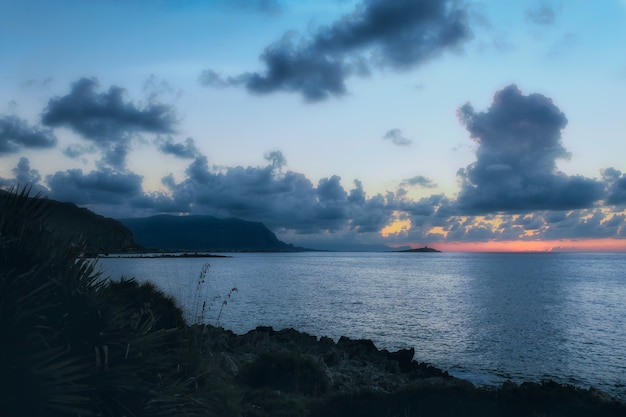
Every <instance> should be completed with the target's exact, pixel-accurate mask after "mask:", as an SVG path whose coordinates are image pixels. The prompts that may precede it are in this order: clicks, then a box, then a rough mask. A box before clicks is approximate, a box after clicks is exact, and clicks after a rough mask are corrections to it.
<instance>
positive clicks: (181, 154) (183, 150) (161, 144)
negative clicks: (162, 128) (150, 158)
mask: <svg viewBox="0 0 626 417" xmlns="http://www.w3.org/2000/svg"><path fill="white" fill-rule="evenodd" d="M155 143H156V145H157V148H158V149H159V150H160V151H161V152H163V153H165V154H169V155H174V156H176V157H178V158H189V159H191V158H195V157H196V156H198V155H200V152H199V151H198V148H196V144H195V141H194V140H193V138H187V139H186V140H185V143H175V142H174V140H173V139H172V138H171V137H170V136H168V137H166V138H162V137H159V138H157V139H156V140H155Z"/></svg>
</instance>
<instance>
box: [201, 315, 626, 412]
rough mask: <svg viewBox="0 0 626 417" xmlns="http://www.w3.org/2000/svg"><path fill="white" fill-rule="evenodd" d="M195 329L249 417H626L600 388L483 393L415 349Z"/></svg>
mask: <svg viewBox="0 0 626 417" xmlns="http://www.w3.org/2000/svg"><path fill="white" fill-rule="evenodd" d="M192 329H196V330H197V331H200V332H201V333H202V340H203V341H204V346H205V348H206V349H207V351H208V352H210V355H211V358H212V368H213V369H215V370H216V371H218V373H219V374H220V375H222V378H223V383H224V384H226V385H228V386H231V387H233V389H234V390H235V391H236V392H238V396H239V397H240V399H241V407H242V411H243V413H242V415H245V416H255V417H261V416H268V417H269V416H292V415H306V416H319V417H321V416H326V417H333V416H337V417H339V416H372V417H374V416H386V415H389V416H418V415H419V416H424V415H426V416H429V415H450V416H452V415H464V416H474V415H476V416H509V415H511V416H526V415H545V416H572V415H574V416H578V415H580V416H588V415H594V416H596V415H600V416H623V415H626V403H624V402H620V401H619V400H618V399H616V398H613V397H611V396H609V395H608V394H606V393H604V392H602V391H599V390H597V389H594V388H590V389H582V388H579V387H575V386H572V385H562V384H558V383H556V382H553V381H542V382H524V383H521V384H516V383H513V382H510V381H507V382H505V383H504V384H502V386H500V387H489V388H488V387H477V386H475V385H473V384H472V383H471V382H469V381H467V380H465V379H462V378H457V377H454V376H452V375H450V374H448V373H447V372H445V371H442V370H440V369H438V368H436V367H434V366H432V365H430V364H426V363H423V362H418V361H417V360H416V359H415V358H414V353H415V352H414V350H413V349H402V350H399V351H396V352H389V351H387V350H381V349H378V348H377V347H376V346H375V345H374V343H373V342H372V341H371V340H367V339H350V338H347V337H341V338H340V339H339V340H338V341H336V342H335V341H334V340H332V339H330V338H328V337H324V336H322V337H319V338H318V337H316V336H313V335H310V334H307V333H304V332H300V331H297V330H294V329H282V330H274V329H273V328H271V327H257V328H256V329H254V330H251V331H249V332H247V333H245V334H242V335H237V334H235V333H233V332H231V331H229V330H224V329H222V328H219V327H214V326H210V325H205V326H193V327H192ZM417 410H420V411H419V412H418V411H417Z"/></svg>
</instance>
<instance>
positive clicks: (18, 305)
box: [0, 188, 233, 416]
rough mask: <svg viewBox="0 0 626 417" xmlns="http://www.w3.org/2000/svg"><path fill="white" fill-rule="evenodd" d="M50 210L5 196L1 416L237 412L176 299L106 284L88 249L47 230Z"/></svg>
mask: <svg viewBox="0 0 626 417" xmlns="http://www.w3.org/2000/svg"><path fill="white" fill-rule="evenodd" d="M44 203H45V201H44V200H43V199H42V198H41V197H40V196H39V195H37V196H35V198H30V197H29V190H28V189H27V188H23V189H21V190H19V189H13V190H10V192H9V193H5V192H2V193H0V339H1V340H2V343H0V386H2V387H3V388H2V390H0V404H2V412H3V413H4V415H10V416H90V415H99V416H122V415H124V416H165V415H167V416H170V415H187V416H196V415H225V414H227V413H232V412H233V411H232V407H231V408H229V407H230V406H229V405H228V404H224V403H226V402H227V401H224V399H225V398H228V396H227V395H224V391H225V390H224V388H222V387H220V386H219V384H218V382H219V380H218V379H215V378H212V377H211V375H208V374H207V370H208V367H207V360H206V356H205V355H204V353H203V350H202V343H201V342H200V341H198V340H199V339H198V336H197V335H194V334H193V333H192V332H191V331H190V330H189V329H187V328H184V327H181V325H182V313H181V312H180V310H178V309H177V308H176V306H175V304H174V303H173V302H171V299H169V298H168V297H166V296H164V295H163V294H162V293H161V292H159V291H158V290H156V289H155V288H154V287H151V286H150V285H142V286H139V285H137V284H136V283H135V282H134V281H124V282H123V283H117V284H112V283H110V282H109V281H107V280H103V279H101V277H100V274H99V273H98V272H96V271H95V268H94V264H93V263H92V262H90V261H89V260H87V259H85V258H84V257H81V252H82V247H81V246H75V245H74V246H72V245H69V244H68V243H67V242H63V241H60V240H59V239H57V238H56V237H54V236H53V235H51V234H50V233H48V232H47V231H46V230H45V227H44V226H45V222H46V218H47V216H48V215H49V212H48V211H47V209H46V207H47V206H46V205H45V204H44ZM135 296H138V298H137V299H133V298H134V297H135ZM218 395H220V396H221V397H218Z"/></svg>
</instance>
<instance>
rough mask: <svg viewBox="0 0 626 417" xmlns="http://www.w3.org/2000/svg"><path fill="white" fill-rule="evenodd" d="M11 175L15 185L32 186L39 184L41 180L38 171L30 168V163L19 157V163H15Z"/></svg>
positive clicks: (26, 159)
mask: <svg viewBox="0 0 626 417" xmlns="http://www.w3.org/2000/svg"><path fill="white" fill-rule="evenodd" d="M11 171H12V172H13V175H15V181H16V183H17V184H22V185H26V184H29V185H31V186H32V185H34V184H37V183H39V181H40V180H41V175H40V174H39V171H37V170H36V169H31V168H30V161H29V160H28V158H25V157H21V158H20V161H19V162H18V163H17V166H16V167H15V168H13V169H12V170H11Z"/></svg>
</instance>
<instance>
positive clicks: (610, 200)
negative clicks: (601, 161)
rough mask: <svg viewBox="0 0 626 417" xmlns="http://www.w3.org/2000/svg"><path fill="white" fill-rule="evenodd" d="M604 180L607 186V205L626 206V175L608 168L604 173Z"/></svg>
mask: <svg viewBox="0 0 626 417" xmlns="http://www.w3.org/2000/svg"><path fill="white" fill-rule="evenodd" d="M602 178H603V179H604V181H605V183H606V185H607V197H606V203H607V204H611V205H626V174H622V172H621V171H619V170H617V169H615V168H606V169H604V170H603V171H602Z"/></svg>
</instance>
